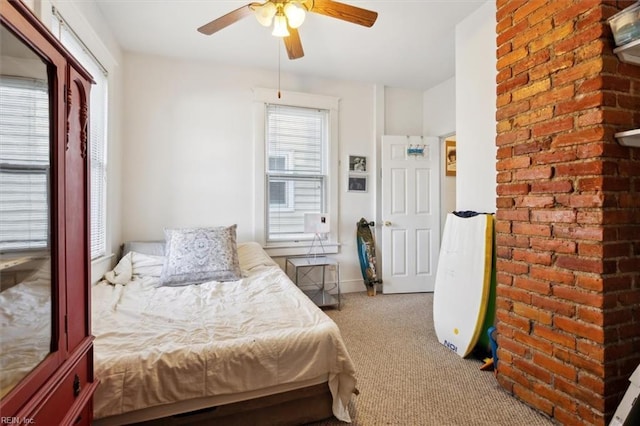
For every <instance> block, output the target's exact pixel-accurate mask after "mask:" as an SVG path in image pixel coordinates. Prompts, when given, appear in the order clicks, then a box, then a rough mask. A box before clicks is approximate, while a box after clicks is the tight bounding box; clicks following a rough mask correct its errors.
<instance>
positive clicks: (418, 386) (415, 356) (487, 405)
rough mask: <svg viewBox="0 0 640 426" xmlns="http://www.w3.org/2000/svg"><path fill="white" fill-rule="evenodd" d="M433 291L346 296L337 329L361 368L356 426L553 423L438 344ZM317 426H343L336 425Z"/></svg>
mask: <svg viewBox="0 0 640 426" xmlns="http://www.w3.org/2000/svg"><path fill="white" fill-rule="evenodd" d="M432 303H433V294H432V293H419V294H397V295H384V294H382V295H381V294H378V295H377V296H374V297H368V296H367V295H366V293H364V292H363V293H348V294H345V295H343V303H342V310H340V311H338V310H333V309H331V310H326V311H325V312H326V313H327V314H328V315H329V316H330V317H331V318H332V319H333V320H334V321H335V322H336V323H337V324H338V326H339V327H340V330H341V333H342V336H343V338H344V340H345V342H346V345H347V349H348V350H349V353H350V355H351V357H352V359H353V361H354V363H355V366H356V373H357V379H358V386H357V387H358V390H359V391H360V395H358V396H354V397H353V398H352V400H351V403H350V405H349V411H350V413H351V418H352V420H353V423H352V424H353V425H356V426H372V425H408V426H430V425H439V426H440V425H451V426H473V425H477V426H484V425H487V426H488V425H491V426H496V425H504V426H520V425H522V426H536V425H544V426H546V425H553V424H555V423H554V422H553V421H552V420H551V419H549V418H548V417H547V416H545V415H543V414H541V413H539V412H537V411H535V410H533V409H531V408H529V407H528V406H527V405H525V404H524V403H522V402H520V401H518V400H517V399H515V398H514V397H512V396H511V395H509V394H508V393H507V392H506V391H504V390H503V389H502V388H501V387H500V386H499V385H498V382H497V381H496V379H495V377H494V375H493V372H491V371H480V366H481V365H482V362H481V361H480V360H477V359H474V358H472V357H470V358H466V359H462V358H460V357H459V356H458V355H456V354H455V353H454V352H452V351H450V350H449V349H447V348H445V347H444V346H443V345H441V344H440V343H439V342H438V339H437V337H436V334H435V331H434V328H433V318H432V312H433V309H432ZM313 425H314V426H333V425H344V423H342V422H339V421H337V420H336V419H333V420H327V421H324V422H318V423H314V424H313Z"/></svg>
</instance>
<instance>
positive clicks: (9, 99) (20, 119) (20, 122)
mask: <svg viewBox="0 0 640 426" xmlns="http://www.w3.org/2000/svg"><path fill="white" fill-rule="evenodd" d="M0 97H1V98H2V100H3V102H2V108H1V109H0V200H1V204H2V208H1V210H0V229H2V232H1V233H0V235H1V236H2V238H1V239H0V251H2V252H7V251H13V250H31V249H42V248H47V247H49V240H50V229H49V223H50V217H49V190H50V178H49V177H50V152H49V88H48V87H47V82H46V81H40V80H33V79H27V78H20V77H10V76H1V77H0Z"/></svg>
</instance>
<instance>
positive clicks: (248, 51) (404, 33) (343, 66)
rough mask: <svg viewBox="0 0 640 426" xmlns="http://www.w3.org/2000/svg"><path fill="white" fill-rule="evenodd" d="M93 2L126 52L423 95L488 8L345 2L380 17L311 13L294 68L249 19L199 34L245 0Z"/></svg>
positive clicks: (411, 0)
mask: <svg viewBox="0 0 640 426" xmlns="http://www.w3.org/2000/svg"><path fill="white" fill-rule="evenodd" d="M93 1H95V2H96V3H97V4H98V6H99V8H100V10H101V11H102V13H103V15H104V18H105V19H106V20H107V22H108V25H109V26H110V28H111V29H112V30H113V32H114V34H115V35H116V37H117V39H118V41H119V42H120V44H121V46H122V47H123V49H124V50H125V51H133V52H142V53H150V54H157V55H163V56H172V57H180V58H189V59H197V60H204V61H211V62H214V63H222V64H232V65H236V66H250V67H258V68H263V69H270V70H276V69H278V55H279V54H280V55H281V69H282V71H283V72H290V73H295V74H301V75H313V76H319V77H327V78H334V79H341V80H355V81H364V82H370V83H377V84H382V85H385V86H389V87H398V88H407V89H422V90H424V89H428V88H430V87H433V86H435V85H437V84H439V83H441V82H443V81H444V80H446V79H448V78H450V77H452V76H453V75H454V71H455V63H454V61H455V54H454V53H455V52H454V48H455V26H456V24H457V23H458V22H460V21H461V20H463V19H464V18H465V17H467V16H468V15H469V14H471V13H472V12H473V11H475V10H476V9H478V8H479V7H480V6H481V5H482V4H483V3H485V2H486V1H487V0H395V1H394V0H391V1H389V0H366V1H364V0H363V1H357V0H344V2H345V3H348V4H351V5H354V6H358V7H362V8H365V9H370V10H374V11H376V12H378V20H377V21H376V23H375V24H374V26H373V27H371V28H366V27H362V26H359V25H355V24H352V23H348V22H345V21H341V20H337V19H333V18H330V17H327V16H322V15H318V14H313V13H308V14H307V18H306V20H305V22H304V24H303V25H302V27H300V29H299V32H300V38H301V40H302V46H303V48H304V52H305V56H304V57H303V58H301V59H297V60H293V61H291V60H289V59H288V58H287V55H286V51H285V49H284V46H282V48H280V47H281V44H282V41H281V40H279V39H277V38H276V37H273V36H272V35H271V34H270V29H269V28H265V27H262V26H261V25H260V24H259V23H258V22H257V21H256V20H255V19H254V18H253V17H251V16H249V17H247V18H245V19H243V20H241V21H239V22H236V23H235V24H233V25H231V26H229V27H227V28H225V29H223V30H221V31H220V32H218V33H215V34H213V35H211V36H205V35H203V34H200V33H199V32H197V31H196V29H197V28H198V27H200V26H201V25H203V24H205V23H207V22H209V21H211V20H213V19H215V18H217V17H219V16H222V15H224V14H226V13H228V12H230V11H232V10H234V9H236V8H239V7H241V6H244V5H246V4H247V3H248V1H247V0H93ZM279 51H280V53H279Z"/></svg>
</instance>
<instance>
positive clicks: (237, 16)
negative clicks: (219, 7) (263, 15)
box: [198, 3, 254, 35]
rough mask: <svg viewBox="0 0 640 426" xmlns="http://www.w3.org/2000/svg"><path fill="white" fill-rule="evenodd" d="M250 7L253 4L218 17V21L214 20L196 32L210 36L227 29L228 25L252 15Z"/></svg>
mask: <svg viewBox="0 0 640 426" xmlns="http://www.w3.org/2000/svg"><path fill="white" fill-rule="evenodd" d="M252 5H254V3H251V4H248V5H246V6H242V7H239V8H238V9H236V10H234V11H231V12H229V13H227V14H226V15H224V16H221V17H219V18H218V19H214V20H213V21H211V22H209V23H208V24H204V25H203V26H201V27H200V28H198V31H200V32H201V33H202V34H205V35H211V34H213V33H215V32H217V31H220V30H221V29H223V28H226V27H228V26H229V25H231V24H233V23H235V22H237V21H239V20H241V19H242V18H245V17H247V16H249V15H253V9H251V7H252Z"/></svg>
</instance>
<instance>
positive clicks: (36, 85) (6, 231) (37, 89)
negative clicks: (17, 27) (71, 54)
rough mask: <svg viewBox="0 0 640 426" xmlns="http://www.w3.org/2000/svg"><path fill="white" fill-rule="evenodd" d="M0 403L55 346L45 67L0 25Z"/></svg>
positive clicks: (47, 91) (49, 162) (49, 116)
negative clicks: (53, 343) (53, 340)
mask: <svg viewBox="0 0 640 426" xmlns="http://www.w3.org/2000/svg"><path fill="white" fill-rule="evenodd" d="M0 46H1V47H2V48H1V49H0V55H1V56H0V398H3V397H4V396H5V395H7V394H8V393H9V392H10V391H11V390H12V389H13V388H14V387H15V386H16V385H17V384H18V383H19V382H20V381H21V380H22V379H23V378H24V377H25V376H26V375H28V374H29V372H31V371H32V370H33V369H34V368H35V367H36V366H37V365H38V364H39V363H40V362H42V360H43V359H44V358H45V357H46V356H47V355H48V354H49V352H50V351H51V347H52V329H53V328H52V324H53V322H52V308H51V306H52V297H51V295H52V288H53V286H52V255H53V251H52V226H51V224H52V202H51V192H52V182H51V176H52V174H51V158H52V153H51V140H52V138H51V134H50V132H51V124H50V123H51V111H50V105H51V102H50V96H51V94H50V87H51V84H50V81H49V78H48V72H47V64H46V62H44V61H43V60H42V59H41V58H40V57H39V56H38V55H37V54H36V53H35V52H34V51H32V50H31V49H30V48H29V47H28V46H27V45H25V44H24V43H23V42H22V41H21V40H20V39H19V38H17V37H16V36H15V35H14V34H13V33H12V32H11V31H9V30H8V29H7V28H5V27H4V26H0Z"/></svg>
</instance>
